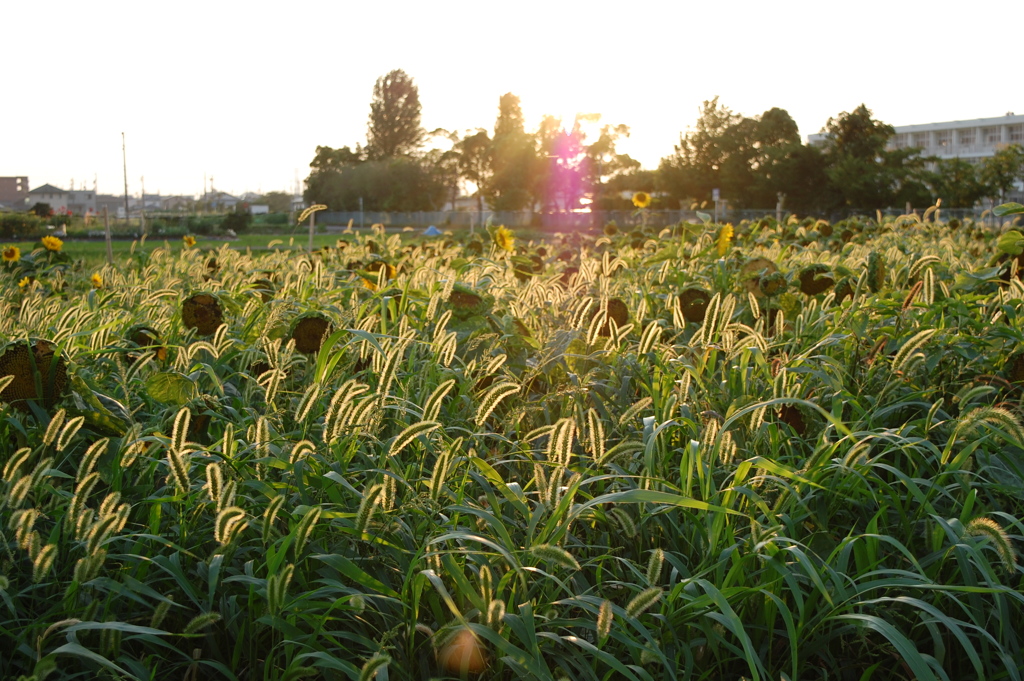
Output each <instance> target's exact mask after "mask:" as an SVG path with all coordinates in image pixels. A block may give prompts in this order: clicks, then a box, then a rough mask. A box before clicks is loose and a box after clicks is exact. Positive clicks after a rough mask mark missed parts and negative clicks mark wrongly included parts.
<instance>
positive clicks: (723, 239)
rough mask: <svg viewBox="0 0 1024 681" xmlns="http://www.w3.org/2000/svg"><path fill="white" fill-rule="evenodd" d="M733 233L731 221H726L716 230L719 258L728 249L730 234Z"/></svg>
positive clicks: (730, 241) (730, 240)
mask: <svg viewBox="0 0 1024 681" xmlns="http://www.w3.org/2000/svg"><path fill="white" fill-rule="evenodd" d="M733 234H734V231H733V228H732V223H731V222H727V223H725V224H724V225H722V229H721V231H719V232H718V257H719V258H721V257H722V256H724V255H725V254H726V253H727V252H728V251H729V244H730V243H732V236H733Z"/></svg>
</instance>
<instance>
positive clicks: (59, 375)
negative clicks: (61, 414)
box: [0, 339, 68, 412]
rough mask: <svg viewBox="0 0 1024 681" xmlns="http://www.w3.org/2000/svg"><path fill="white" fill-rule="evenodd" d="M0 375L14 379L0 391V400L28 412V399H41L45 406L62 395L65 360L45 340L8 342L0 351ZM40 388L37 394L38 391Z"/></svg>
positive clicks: (64, 383) (56, 349)
mask: <svg viewBox="0 0 1024 681" xmlns="http://www.w3.org/2000/svg"><path fill="white" fill-rule="evenodd" d="M0 375H3V376H14V380H13V381H12V382H11V383H10V384H8V385H7V387H6V388H4V389H3V391H2V392H0V401H2V402H7V403H8V404H10V405H11V406H13V407H16V408H18V409H20V410H21V411H24V412H30V411H31V409H30V407H29V406H28V402H29V401H30V400H39V399H40V398H41V399H42V402H43V404H44V405H45V406H46V408H47V409H49V408H51V407H53V405H54V404H56V403H57V401H59V400H60V399H61V397H63V395H64V391H65V389H66V388H67V384H68V372H67V363H66V361H65V359H64V355H63V353H60V352H59V351H58V348H57V346H56V345H55V344H54V343H51V342H50V341H47V340H40V339H34V340H27V341H15V342H13V343H8V344H7V345H6V346H5V347H4V348H3V349H2V351H0ZM40 389H41V394H40Z"/></svg>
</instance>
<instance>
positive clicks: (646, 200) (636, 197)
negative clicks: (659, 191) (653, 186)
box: [633, 192, 651, 208]
mask: <svg viewBox="0 0 1024 681" xmlns="http://www.w3.org/2000/svg"><path fill="white" fill-rule="evenodd" d="M633 205H634V206H636V207H637V208H647V206H649V205H651V195H650V194H648V193H647V192H636V193H635V194H633Z"/></svg>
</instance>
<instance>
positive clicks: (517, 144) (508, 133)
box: [488, 92, 537, 210]
mask: <svg viewBox="0 0 1024 681" xmlns="http://www.w3.org/2000/svg"><path fill="white" fill-rule="evenodd" d="M536 163H537V154H536V147H535V142H534V139H533V138H532V137H531V136H530V135H529V134H527V132H526V129H525V126H524V122H523V110H522V108H521V107H520V104H519V98H518V97H516V96H515V95H514V94H512V93H511V92H507V93H505V94H504V95H502V96H501V99H500V100H499V102H498V119H497V120H496V121H495V123H494V140H493V143H492V151H491V182H490V186H489V187H488V201H489V202H490V204H491V206H492V207H493V208H494V209H495V210H523V209H524V208H526V207H528V206H529V205H530V203H531V197H530V188H531V179H532V175H533V171H534V170H535V168H536Z"/></svg>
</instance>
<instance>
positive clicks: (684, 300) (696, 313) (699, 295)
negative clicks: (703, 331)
mask: <svg viewBox="0 0 1024 681" xmlns="http://www.w3.org/2000/svg"><path fill="white" fill-rule="evenodd" d="M710 301H711V295H710V294H709V293H708V292H707V291H705V290H704V289H702V288H700V287H699V286H691V287H690V288H687V289H685V290H683V292H682V293H680V294H679V297H678V298H676V302H677V303H678V305H679V311H680V312H681V313H682V314H683V318H684V319H685V320H686V321H688V322H694V323H696V324H700V323H702V322H703V321H704V315H705V314H707V311H708V303H709V302H710Z"/></svg>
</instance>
